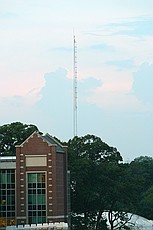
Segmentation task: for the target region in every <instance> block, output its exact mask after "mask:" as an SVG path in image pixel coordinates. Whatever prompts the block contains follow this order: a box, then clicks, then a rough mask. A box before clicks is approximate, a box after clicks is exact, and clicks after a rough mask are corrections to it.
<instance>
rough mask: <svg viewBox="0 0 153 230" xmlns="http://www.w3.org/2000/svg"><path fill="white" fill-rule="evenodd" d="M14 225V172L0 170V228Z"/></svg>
mask: <svg viewBox="0 0 153 230" xmlns="http://www.w3.org/2000/svg"><path fill="white" fill-rule="evenodd" d="M14 224H15V170H14V169H2V170H0V227H5V226H10V225H14Z"/></svg>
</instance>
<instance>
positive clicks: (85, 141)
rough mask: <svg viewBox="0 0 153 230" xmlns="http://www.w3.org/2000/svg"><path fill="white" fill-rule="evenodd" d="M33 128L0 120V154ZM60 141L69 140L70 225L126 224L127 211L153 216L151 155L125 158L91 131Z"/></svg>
mask: <svg viewBox="0 0 153 230" xmlns="http://www.w3.org/2000/svg"><path fill="white" fill-rule="evenodd" d="M35 130H37V131H38V128H37V127H36V126H35V125H31V124H30V125H27V124H22V123H20V122H14V123H11V124H6V125H2V126H0V155H1V156H2V155H3V156H6V155H15V145H17V144H21V143H22V142H23V141H24V140H25V139H26V138H27V137H28V136H29V135H30V134H31V133H33V132H34V131H35ZM59 141H60V140H59ZM60 142H61V141H60ZM61 143H62V144H64V145H67V146H68V167H69V170H70V172H71V173H70V189H71V229H74V230H78V229H79V230H93V229H96V230H101V229H102V230H106V229H108V226H107V225H108V223H109V226H110V228H111V230H113V229H130V228H131V227H132V223H131V227H130V219H131V217H132V214H137V215H140V216H143V217H145V218H147V219H152V220H153V158H152V157H148V156H140V157H138V158H136V159H134V160H133V161H132V162H130V163H124V162H123V159H122V156H121V154H120V153H119V151H118V150H117V148H115V147H111V146H109V145H108V144H107V143H105V142H104V141H102V139H101V138H100V137H97V136H95V135H91V134H88V135H85V136H82V137H77V136H76V137H74V138H73V139H70V140H69V141H68V142H61ZM129 213H130V215H129ZM127 223H128V225H127Z"/></svg>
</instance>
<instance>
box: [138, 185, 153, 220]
mask: <svg viewBox="0 0 153 230" xmlns="http://www.w3.org/2000/svg"><path fill="white" fill-rule="evenodd" d="M140 214H141V215H142V216H144V217H146V218H147V219H149V220H153V185H152V186H151V187H150V188H149V189H148V190H147V191H146V192H144V193H143V196H142V200H141V201H140Z"/></svg>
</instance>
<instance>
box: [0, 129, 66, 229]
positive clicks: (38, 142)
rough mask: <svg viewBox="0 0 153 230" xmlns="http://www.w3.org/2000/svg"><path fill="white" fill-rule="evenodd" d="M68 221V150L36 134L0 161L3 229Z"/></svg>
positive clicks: (50, 139) (52, 140) (48, 138)
mask: <svg viewBox="0 0 153 230" xmlns="http://www.w3.org/2000/svg"><path fill="white" fill-rule="evenodd" d="M67 221H68V179H67V149H66V147H64V146H62V145H61V144H60V143H59V142H58V141H56V140H55V139H54V138H53V137H51V136H50V135H49V134H46V135H44V136H43V135H40V134H39V133H38V132H34V133H33V134H32V135H31V136H30V137H29V138H28V139H27V140H25V141H24V142H23V143H22V144H21V145H19V146H16V157H1V158H0V226H1V227H4V226H6V225H20V224H22V225H24V224H38V223H49V222H67Z"/></svg>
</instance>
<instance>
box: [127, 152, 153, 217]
mask: <svg viewBox="0 0 153 230" xmlns="http://www.w3.org/2000/svg"><path fill="white" fill-rule="evenodd" d="M130 170H131V173H132V175H135V176H136V175H137V177H139V178H140V177H141V180H142V181H143V182H142V187H141V190H140V192H139V203H138V205H137V209H136V213H137V214H138V215H141V216H143V217H145V218H147V219H148V218H149V219H153V214H152V213H153V212H152V211H153V210H152V207H153V158H152V157H148V156H140V157H138V158H136V159H134V161H132V162H131V164H130Z"/></svg>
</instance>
